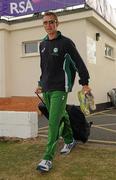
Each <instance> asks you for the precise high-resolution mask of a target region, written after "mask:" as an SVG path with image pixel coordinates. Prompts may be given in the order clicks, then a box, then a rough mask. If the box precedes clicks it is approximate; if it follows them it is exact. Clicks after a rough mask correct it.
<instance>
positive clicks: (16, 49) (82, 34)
mask: <svg viewBox="0 0 116 180" xmlns="http://www.w3.org/2000/svg"><path fill="white" fill-rule="evenodd" d="M93 16H94V15H93V11H91V12H89V11H88V12H81V13H75V14H71V15H63V16H60V17H59V21H60V25H59V30H60V31H61V32H62V33H63V35H65V36H68V37H69V38H71V39H72V40H73V41H74V43H75V44H76V46H77V49H78V51H79V52H80V55H81V56H82V58H83V60H84V62H85V64H86V65H87V67H88V70H89V72H90V76H91V80H90V86H91V88H92V90H93V93H94V95H95V99H96V103H104V102H107V96H106V94H107V92H108V91H109V90H110V89H111V88H113V87H116V78H115V72H116V61H113V60H110V59H108V58H106V57H104V44H105V43H107V42H108V44H109V45H111V46H113V47H116V38H113V36H112V34H113V35H114V33H116V31H115V30H114V29H113V33H112V27H111V26H110V25H107V23H106V22H105V23H106V26H108V27H107V28H106V29H108V28H110V33H108V32H109V30H108V31H105V30H104V29H103V28H101V26H99V21H101V22H100V23H104V20H103V19H102V18H101V17H99V18H101V19H100V20H99V19H97V17H95V18H94V17H93ZM93 19H97V20H96V22H95V21H94V22H93ZM96 32H100V34H101V40H100V41H96V39H95V34H96ZM45 35H46V33H45V31H44V29H43V27H42V20H41V19H40V20H39V19H38V20H33V21H29V22H22V23H15V24H11V25H7V27H5V28H4V30H2V25H1V26H0V47H1V48H2V49H1V55H0V70H1V72H0V84H1V85H2V86H0V87H2V88H0V96H1V97H2V96H34V90H35V88H36V87H37V81H38V79H39V76H40V73H41V72H40V67H39V63H40V57H39V55H37V54H36V55H33V56H27V57H25V56H24V55H23V53H22V52H23V51H22V42H25V41H33V40H41V39H42V38H43V37H44V36H45ZM88 37H90V38H91V39H93V40H94V43H95V44H96V63H95V64H94V63H90V62H89V60H88V56H87V51H88V49H87V46H88V45H87V43H88V41H87V38H88ZM115 58H116V55H115ZM1 67H3V69H2V68H1ZM78 80H79V77H78V76H77V78H76V80H75V85H74V88H73V92H72V93H70V95H69V99H68V103H70V104H78V100H77V91H78V90H80V89H81V86H80V85H79V84H78Z"/></svg>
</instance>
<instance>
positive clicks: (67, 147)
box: [60, 140, 77, 154]
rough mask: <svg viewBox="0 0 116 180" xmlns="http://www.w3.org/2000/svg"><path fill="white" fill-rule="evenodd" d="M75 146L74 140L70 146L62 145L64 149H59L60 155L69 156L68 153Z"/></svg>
mask: <svg viewBox="0 0 116 180" xmlns="http://www.w3.org/2000/svg"><path fill="white" fill-rule="evenodd" d="M76 144H77V141H76V140H73V142H72V143H70V144H64V147H63V148H62V149H61V151H60V153H61V154H69V153H70V151H71V150H72V149H73V148H74V147H75V146H76Z"/></svg>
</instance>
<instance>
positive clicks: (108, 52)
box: [105, 44, 113, 57]
mask: <svg viewBox="0 0 116 180" xmlns="http://www.w3.org/2000/svg"><path fill="white" fill-rule="evenodd" d="M105 55H106V56H110V57H113V47H111V46H108V45H107V44H106V45H105Z"/></svg>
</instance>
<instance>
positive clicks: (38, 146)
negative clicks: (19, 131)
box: [0, 138, 116, 180]
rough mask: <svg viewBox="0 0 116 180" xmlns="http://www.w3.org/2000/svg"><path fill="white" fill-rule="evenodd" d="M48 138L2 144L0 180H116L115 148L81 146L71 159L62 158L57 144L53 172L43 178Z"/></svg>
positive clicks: (92, 145)
mask: <svg viewBox="0 0 116 180" xmlns="http://www.w3.org/2000/svg"><path fill="white" fill-rule="evenodd" d="M46 141H47V140H46V139H45V138H37V139H31V140H25V141H22V140H21V141H13V140H12V141H11V140H10V141H0V180H42V179H43V180H114V179H115V178H116V174H115V170H116V146H106V145H98V144H92V143H86V144H79V145H77V146H76V147H75V149H73V151H72V152H71V153H70V154H69V155H67V156H66V155H65V156H63V155H60V153H59V151H60V148H61V147H62V142H61V140H60V142H59V143H58V148H57V152H56V156H55V159H54V163H53V169H52V170H51V171H50V172H49V173H44V174H41V173H40V172H38V171H36V165H37V164H38V162H39V161H40V160H41V158H42V155H43V152H44V148H45V144H46Z"/></svg>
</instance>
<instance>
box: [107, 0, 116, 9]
mask: <svg viewBox="0 0 116 180" xmlns="http://www.w3.org/2000/svg"><path fill="white" fill-rule="evenodd" d="M108 1H109V3H110V4H111V6H112V7H113V8H116V0H108Z"/></svg>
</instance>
